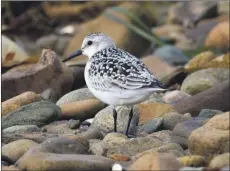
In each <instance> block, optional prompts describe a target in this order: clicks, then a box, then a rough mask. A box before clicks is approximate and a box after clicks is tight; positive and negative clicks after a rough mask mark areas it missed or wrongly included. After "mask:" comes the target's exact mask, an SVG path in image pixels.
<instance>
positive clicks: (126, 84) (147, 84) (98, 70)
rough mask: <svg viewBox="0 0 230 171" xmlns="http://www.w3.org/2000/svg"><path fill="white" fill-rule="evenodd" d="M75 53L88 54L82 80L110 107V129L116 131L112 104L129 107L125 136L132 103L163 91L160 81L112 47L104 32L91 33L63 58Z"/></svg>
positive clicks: (142, 64) (124, 52)
mask: <svg viewBox="0 0 230 171" xmlns="http://www.w3.org/2000/svg"><path fill="white" fill-rule="evenodd" d="M79 55H86V56H88V58H89V60H88V62H87V64H86V66H85V72H84V76H85V81H86V84H87V86H88V88H89V90H90V91H91V92H92V93H93V95H94V96H95V97H97V98H98V99H99V100H101V101H102V102H104V103H106V104H108V105H112V106H113V118H114V132H117V111H116V108H115V107H116V106H128V107H130V108H131V110H130V113H129V120H128V124H127V129H126V132H125V134H126V135H127V136H128V132H129V127H130V122H131V119H132V116H133V105H134V104H137V103H140V102H143V101H144V100H146V99H148V97H149V96H150V95H151V94H152V93H153V92H156V91H165V89H164V87H163V85H162V83H161V82H160V81H159V80H158V79H157V78H156V76H154V75H153V74H152V73H151V72H150V71H149V69H148V68H147V67H146V65H145V64H144V63H143V62H142V61H140V60H139V59H138V58H136V57H135V56H133V55H131V54H129V53H128V52H126V51H124V50H122V49H119V48H117V47H116V45H115V43H114V41H113V40H112V38H111V37H109V36H107V35H105V34H104V33H91V34H89V35H88V36H86V37H85V38H84V40H83V42H82V46H81V49H79V50H77V51H76V52H74V53H73V54H72V55H70V56H69V57H67V58H66V59H64V60H63V62H65V61H67V60H70V59H72V58H74V57H76V56H79Z"/></svg>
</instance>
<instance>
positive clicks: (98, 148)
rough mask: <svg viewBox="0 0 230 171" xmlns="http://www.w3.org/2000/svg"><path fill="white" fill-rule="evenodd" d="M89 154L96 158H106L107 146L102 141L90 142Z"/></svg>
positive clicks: (92, 140)
mask: <svg viewBox="0 0 230 171" xmlns="http://www.w3.org/2000/svg"><path fill="white" fill-rule="evenodd" d="M89 153H90V154H93V155H96V156H105V153H106V151H105V144H104V142H103V141H102V140H98V139H91V140H89Z"/></svg>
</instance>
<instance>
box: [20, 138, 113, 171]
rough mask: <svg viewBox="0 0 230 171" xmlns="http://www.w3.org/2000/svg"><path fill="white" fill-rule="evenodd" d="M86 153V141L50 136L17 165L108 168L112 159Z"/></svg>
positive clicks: (43, 167) (61, 168)
mask: <svg viewBox="0 0 230 171" xmlns="http://www.w3.org/2000/svg"><path fill="white" fill-rule="evenodd" d="M87 153H88V145H87V141H85V140H84V139H75V140H71V139H68V138H64V137H60V138H52V139H48V140H47V141H45V142H43V143H42V144H40V145H38V146H37V147H35V148H32V149H30V150H29V151H28V152H27V153H26V154H25V155H23V157H21V158H20V160H18V161H17V166H18V167H19V168H20V169H23V170H24V169H25V170H41V171H45V170H51V171H55V170H66V169H67V170H92V171H94V170H95V171H96V170H104V171H105V170H110V168H111V165H112V164H113V160H110V159H108V158H105V157H101V156H95V155H84V154H87Z"/></svg>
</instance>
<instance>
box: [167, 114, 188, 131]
mask: <svg viewBox="0 0 230 171" xmlns="http://www.w3.org/2000/svg"><path fill="white" fill-rule="evenodd" d="M190 119H192V117H191V115H190V114H189V113H187V114H184V115H182V114H180V113H177V112H170V113H167V114H165V115H164V116H163V123H164V124H163V128H164V129H166V130H173V128H174V127H175V125H176V124H178V123H180V122H183V121H187V120H190Z"/></svg>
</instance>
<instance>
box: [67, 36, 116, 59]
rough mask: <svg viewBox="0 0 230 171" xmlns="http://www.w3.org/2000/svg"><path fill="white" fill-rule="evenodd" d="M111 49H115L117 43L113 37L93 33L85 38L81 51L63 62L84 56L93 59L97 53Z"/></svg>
mask: <svg viewBox="0 0 230 171" xmlns="http://www.w3.org/2000/svg"><path fill="white" fill-rule="evenodd" d="M110 47H115V43H114V41H113V39H112V38H111V37H109V36H107V35H105V34H104V33H91V34H89V35H88V36H86V37H85V38H84V40H83V42H82V46H81V49H79V50H77V51H76V52H74V53H73V54H72V55H70V56H69V57H67V58H66V59H64V60H63V62H65V61H68V60H70V59H72V58H74V57H76V56H79V55H82V54H83V55H86V56H88V57H89V58H91V57H92V56H93V55H94V54H95V53H96V52H98V51H101V50H102V49H106V48H110Z"/></svg>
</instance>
